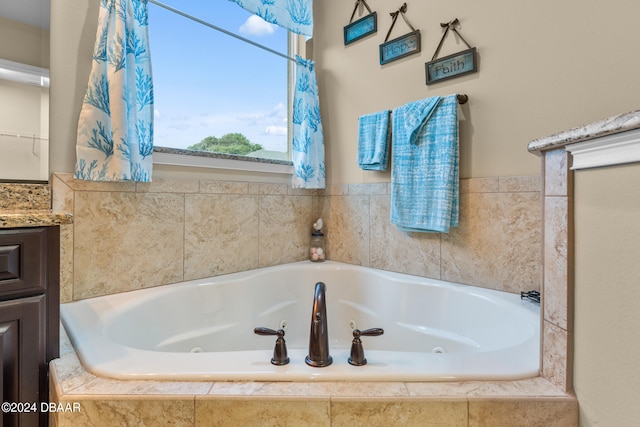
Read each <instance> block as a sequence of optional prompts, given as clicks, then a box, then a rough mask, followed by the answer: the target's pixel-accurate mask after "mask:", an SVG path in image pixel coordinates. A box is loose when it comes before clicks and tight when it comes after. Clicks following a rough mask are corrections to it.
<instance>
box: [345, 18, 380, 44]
mask: <svg viewBox="0 0 640 427" xmlns="http://www.w3.org/2000/svg"><path fill="white" fill-rule="evenodd" d="M377 16H378V15H377V14H376V12H373V13H370V14H369V15H367V16H365V17H364V18H361V19H358V20H357V21H356V22H353V23H351V24H349V25H347V26H346V27H344V44H345V46H346V45H348V44H349V43H353V42H354V41H356V40H359V39H361V38H363V37H366V36H368V35H369V34H373V33H375V32H376V31H378V20H377Z"/></svg>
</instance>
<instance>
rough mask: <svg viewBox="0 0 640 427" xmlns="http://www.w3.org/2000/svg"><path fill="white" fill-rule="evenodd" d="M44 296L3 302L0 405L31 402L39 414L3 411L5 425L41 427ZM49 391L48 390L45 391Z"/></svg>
mask: <svg viewBox="0 0 640 427" xmlns="http://www.w3.org/2000/svg"><path fill="white" fill-rule="evenodd" d="M44 308H45V305H44V296H43V295H39V296H35V297H29V298H21V299H16V300H10V301H3V302H0V361H1V362H2V372H1V374H0V393H1V396H0V402H15V403H29V404H31V405H33V404H35V405H36V409H37V410H36V412H3V413H2V426H3V427H5V426H37V425H39V418H40V414H39V413H38V411H39V409H40V401H45V402H46V401H48V399H49V398H48V396H41V395H40V390H41V387H42V385H43V383H44V384H46V381H47V364H46V361H45V351H44V342H45V341H44V333H43V330H42V325H43V324H44ZM44 390H46V388H45V389H44Z"/></svg>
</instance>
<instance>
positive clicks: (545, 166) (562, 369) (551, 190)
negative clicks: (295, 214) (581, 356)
mask: <svg viewBox="0 0 640 427" xmlns="http://www.w3.org/2000/svg"><path fill="white" fill-rule="evenodd" d="M542 170H543V177H544V188H543V223H544V236H543V242H544V243H543V253H544V256H543V265H544V274H543V276H544V281H543V310H542V312H543V318H544V320H543V324H542V346H543V357H542V375H543V376H544V377H545V378H548V379H549V380H550V381H551V382H552V383H554V384H555V385H557V386H558V387H560V388H561V389H563V390H565V391H567V392H569V393H571V392H572V391H573V293H574V283H573V274H574V271H573V270H574V269H573V265H574V264H573V255H574V251H573V241H574V236H573V171H572V170H571V154H570V153H568V152H567V151H566V150H565V149H564V147H561V148H560V149H556V150H548V151H544V152H543V153H542Z"/></svg>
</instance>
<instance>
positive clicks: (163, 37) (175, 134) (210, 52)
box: [149, 0, 289, 151]
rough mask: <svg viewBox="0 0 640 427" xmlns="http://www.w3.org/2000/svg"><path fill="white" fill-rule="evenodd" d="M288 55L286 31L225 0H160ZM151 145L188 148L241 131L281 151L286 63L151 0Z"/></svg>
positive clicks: (287, 63) (283, 134) (285, 91)
mask: <svg viewBox="0 0 640 427" xmlns="http://www.w3.org/2000/svg"><path fill="white" fill-rule="evenodd" d="M160 1H162V3H165V4H167V5H169V6H171V7H174V8H176V9H179V10H181V11H183V12H185V13H188V14H190V15H193V16H196V17H198V18H199V19H201V20H204V21H206V22H209V23H211V24H213V25H216V26H219V27H222V28H224V29H225V30H228V31H231V32H233V33H236V34H239V35H241V36H243V37H245V38H247V39H250V40H252V41H255V42H257V43H260V44H262V45H265V46H267V47H270V48H271V49H274V50H276V51H278V52H282V53H283V54H287V31H286V30H284V29H282V28H279V27H277V26H275V25H272V24H269V23H267V22H265V21H263V20H262V19H261V18H259V17H257V16H254V15H251V14H250V13H248V12H246V11H245V10H244V9H242V8H241V7H239V6H238V5H237V4H235V3H234V2H231V1H229V0H206V1H203V0H182V1H180V0H160ZM149 38H150V49H151V61H152V71H153V80H154V82H153V84H154V98H155V123H154V128H155V130H154V145H156V146H164V147H173V148H186V147H187V146H189V145H192V144H195V143H198V142H200V141H201V140H202V139H204V138H206V137H207V136H216V137H221V136H222V135H224V134H226V133H232V132H239V133H242V134H244V135H245V136H246V137H247V138H249V140H250V141H251V142H252V143H257V144H261V145H262V146H263V147H264V148H265V149H267V150H276V151H286V150H287V137H286V129H287V107H286V104H287V67H288V65H289V61H288V60H287V59H285V58H282V57H280V56H277V55H274V54H273V53H270V52H266V51H264V50H262V49H259V48H257V47H255V46H252V45H249V44H247V43H244V42H242V41H240V40H237V39H234V38H232V37H231V36H229V35H226V34H223V33H220V32H218V31H216V30H214V29H212V28H208V27H206V26H203V25H201V24H199V23H197V22H193V21H191V20H189V19H187V18H184V17H182V16H179V15H176V14H175V13H172V12H170V11H167V10H165V9H163V8H161V7H159V6H157V5H154V4H152V3H149Z"/></svg>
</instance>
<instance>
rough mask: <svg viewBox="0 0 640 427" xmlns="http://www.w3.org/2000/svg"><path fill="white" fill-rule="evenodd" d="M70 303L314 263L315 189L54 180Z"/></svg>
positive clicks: (215, 183)
mask: <svg viewBox="0 0 640 427" xmlns="http://www.w3.org/2000/svg"><path fill="white" fill-rule="evenodd" d="M52 186H53V208H54V210H61V211H66V212H72V213H73V216H74V222H73V224H71V225H66V226H62V227H61V246H62V248H61V249H62V250H61V270H62V271H61V300H62V301H63V302H66V301H71V300H76V299H82V298H88V297H93V296H98V295H106V294H113V293H118V292H123V291H128V290H133V289H140V288H143V287H151V286H158V285H163V284H168V283H175V282H181V281H183V280H190V279H197V278H201V277H208V276H215V275H219V274H225V273H233V272H237V271H244V270H251V269H255V268H258V267H266V266H270V265H277V264H283V263H288V262H294V261H301V260H304V259H306V256H307V245H308V242H309V240H308V239H309V233H310V230H311V224H312V220H311V219H312V218H313V217H314V212H319V209H320V208H319V200H318V196H316V195H315V194H316V192H315V190H293V189H291V188H289V186H287V185H284V184H260V183H250V182H241V181H224V182H221V181H203V180H156V181H154V182H153V183H145V184H142V183H138V184H135V183H95V182H86V181H77V180H74V179H73V176H72V175H71V174H54V175H53V178H52Z"/></svg>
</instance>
